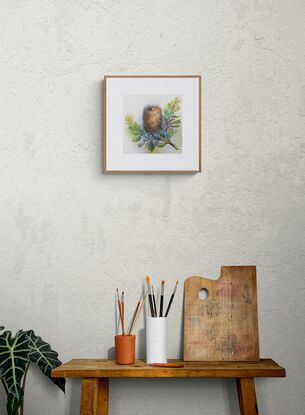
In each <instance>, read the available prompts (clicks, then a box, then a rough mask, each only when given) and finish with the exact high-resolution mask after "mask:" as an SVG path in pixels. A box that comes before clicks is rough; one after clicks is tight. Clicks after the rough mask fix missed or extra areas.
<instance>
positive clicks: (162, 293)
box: [159, 281, 165, 317]
mask: <svg viewBox="0 0 305 415" xmlns="http://www.w3.org/2000/svg"><path fill="white" fill-rule="evenodd" d="M164 286H165V281H161V295H160V312H159V317H163V301H164Z"/></svg>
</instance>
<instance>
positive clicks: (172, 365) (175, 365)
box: [149, 363, 184, 368]
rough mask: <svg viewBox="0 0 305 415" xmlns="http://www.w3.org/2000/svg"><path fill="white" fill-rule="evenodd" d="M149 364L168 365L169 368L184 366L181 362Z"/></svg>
mask: <svg viewBox="0 0 305 415" xmlns="http://www.w3.org/2000/svg"><path fill="white" fill-rule="evenodd" d="M149 366H154V367H169V368H181V367H184V365H183V364H182V363H151V364H150V365H149Z"/></svg>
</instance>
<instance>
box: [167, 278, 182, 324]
mask: <svg viewBox="0 0 305 415" xmlns="http://www.w3.org/2000/svg"><path fill="white" fill-rule="evenodd" d="M178 282H179V281H177V282H176V285H175V287H174V290H173V293H172V295H171V298H170V300H169V303H168V306H167V309H166V312H165V317H167V316H168V313H169V310H170V308H171V305H172V302H173V299H174V297H175V294H176V291H177V285H178Z"/></svg>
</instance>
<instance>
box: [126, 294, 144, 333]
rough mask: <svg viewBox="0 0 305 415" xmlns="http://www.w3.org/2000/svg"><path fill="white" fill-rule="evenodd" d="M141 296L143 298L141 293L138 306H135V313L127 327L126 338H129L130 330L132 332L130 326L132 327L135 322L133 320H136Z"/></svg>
mask: <svg viewBox="0 0 305 415" xmlns="http://www.w3.org/2000/svg"><path fill="white" fill-rule="evenodd" d="M142 296H143V293H141V296H140V299H139V301H138V304H137V306H136V309H135V311H134V314H133V317H132V319H131V322H130V326H129V330H128V336H130V333H131V330H132V326H133V324H134V321H135V318H136V315H137V312H138V310H139V307H140V304H141V300H142Z"/></svg>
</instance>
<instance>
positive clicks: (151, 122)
mask: <svg viewBox="0 0 305 415" xmlns="http://www.w3.org/2000/svg"><path fill="white" fill-rule="evenodd" d="M161 119H162V110H161V108H160V107H159V106H158V105H147V106H146V107H145V108H144V110H143V127H144V128H145V130H146V131H156V130H159V129H160V128H161Z"/></svg>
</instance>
